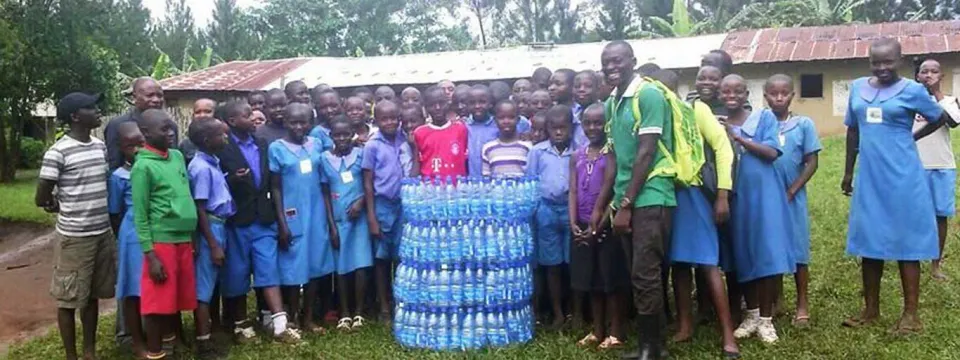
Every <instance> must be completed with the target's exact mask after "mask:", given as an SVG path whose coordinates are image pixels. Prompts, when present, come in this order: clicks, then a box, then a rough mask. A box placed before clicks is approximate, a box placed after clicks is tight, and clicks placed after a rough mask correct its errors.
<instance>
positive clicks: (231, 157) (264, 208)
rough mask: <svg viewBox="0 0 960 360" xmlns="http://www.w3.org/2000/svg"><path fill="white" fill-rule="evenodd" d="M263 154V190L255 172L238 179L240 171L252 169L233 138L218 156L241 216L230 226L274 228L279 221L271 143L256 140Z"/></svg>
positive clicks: (234, 216) (261, 164)
mask: <svg viewBox="0 0 960 360" xmlns="http://www.w3.org/2000/svg"><path fill="white" fill-rule="evenodd" d="M254 141H255V142H256V144H257V148H258V149H259V151H260V188H257V185H256V182H254V180H253V172H250V173H247V174H246V175H244V176H238V175H237V171H238V170H240V169H249V168H250V165H248V164H247V159H246V158H244V157H243V152H241V151H240V146H239V145H237V142H236V141H234V139H233V136H228V137H227V145H226V146H225V147H224V148H223V150H221V151H220V153H218V154H217V157H219V158H220V169H221V170H223V172H224V173H226V176H227V185H228V186H229V187H230V195H232V196H233V201H234V202H235V203H236V205H237V213H236V214H235V215H233V217H231V218H230V219H229V220H228V222H229V223H230V224H232V225H235V226H249V225H251V224H253V223H254V222H257V223H260V224H261V225H271V224H273V223H274V222H275V221H276V211H275V210H274V207H273V201H272V200H271V197H270V165H269V163H268V158H267V156H268V155H267V143H266V142H264V141H263V140H260V139H258V138H256V137H254Z"/></svg>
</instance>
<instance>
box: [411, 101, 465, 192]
mask: <svg viewBox="0 0 960 360" xmlns="http://www.w3.org/2000/svg"><path fill="white" fill-rule="evenodd" d="M423 100H424V107H425V108H426V110H427V113H428V114H429V115H430V117H431V118H432V119H433V122H432V123H430V124H427V125H424V126H421V127H419V128H417V129H416V130H414V131H413V140H414V141H413V142H414V144H413V145H414V146H413V149H412V150H413V151H412V152H413V156H418V157H419V159H420V169H419V171H420V173H419V175H426V176H430V177H433V176H437V177H447V176H452V177H456V176H465V175H467V126H466V125H464V124H463V122H461V121H450V119H449V118H448V117H447V116H446V115H447V111H448V106H449V105H450V103H449V101H447V98H446V97H445V96H444V94H443V90H442V89H440V88H431V89H430V90H428V91H427V92H426V94H425V96H424V98H423Z"/></svg>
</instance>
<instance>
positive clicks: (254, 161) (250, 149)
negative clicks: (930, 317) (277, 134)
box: [230, 131, 269, 188]
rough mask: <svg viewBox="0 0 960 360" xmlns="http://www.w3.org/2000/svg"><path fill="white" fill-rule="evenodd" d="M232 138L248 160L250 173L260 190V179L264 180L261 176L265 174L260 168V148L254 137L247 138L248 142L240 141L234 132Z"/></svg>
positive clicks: (231, 134) (231, 133)
mask: <svg viewBox="0 0 960 360" xmlns="http://www.w3.org/2000/svg"><path fill="white" fill-rule="evenodd" d="M230 137H232V138H233V142H235V143H236V144H237V147H238V148H240V154H242V155H243V159H244V160H247V166H249V169H250V173H251V174H252V175H253V184H254V185H256V186H257V188H260V186H261V184H260V179H262V177H261V176H260V175H261V174H263V169H261V168H260V147H259V146H257V141H256V140H255V139H254V137H253V135H250V136H249V137H247V140H246V141H243V140H240V138H239V137H237V136H236V135H234V134H233V132H232V131H231V132H230ZM268 146H269V145H268Z"/></svg>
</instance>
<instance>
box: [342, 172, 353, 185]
mask: <svg viewBox="0 0 960 360" xmlns="http://www.w3.org/2000/svg"><path fill="white" fill-rule="evenodd" d="M340 180H342V181H343V183H344V184H349V183H352V182H353V173H351V172H349V171H344V172H342V173H340Z"/></svg>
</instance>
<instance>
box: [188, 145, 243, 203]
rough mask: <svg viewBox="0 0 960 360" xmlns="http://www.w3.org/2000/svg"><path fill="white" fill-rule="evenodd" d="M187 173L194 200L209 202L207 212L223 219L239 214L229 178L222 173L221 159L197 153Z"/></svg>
mask: <svg viewBox="0 0 960 360" xmlns="http://www.w3.org/2000/svg"><path fill="white" fill-rule="evenodd" d="M187 172H188V173H189V174H190V192H192V193H193V198H194V200H206V201H207V208H206V209H205V210H207V212H209V213H210V214H211V215H213V216H216V217H219V218H221V219H226V218H228V217H231V216H233V214H235V213H236V212H237V207H236V205H234V203H233V197H232V196H230V188H228V187H227V178H226V177H225V176H224V175H223V172H221V171H220V159H218V158H217V157H216V156H213V155H210V154H207V153H205V152H202V151H197V155H196V156H194V157H193V160H191V161H190V165H188V166H187Z"/></svg>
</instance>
